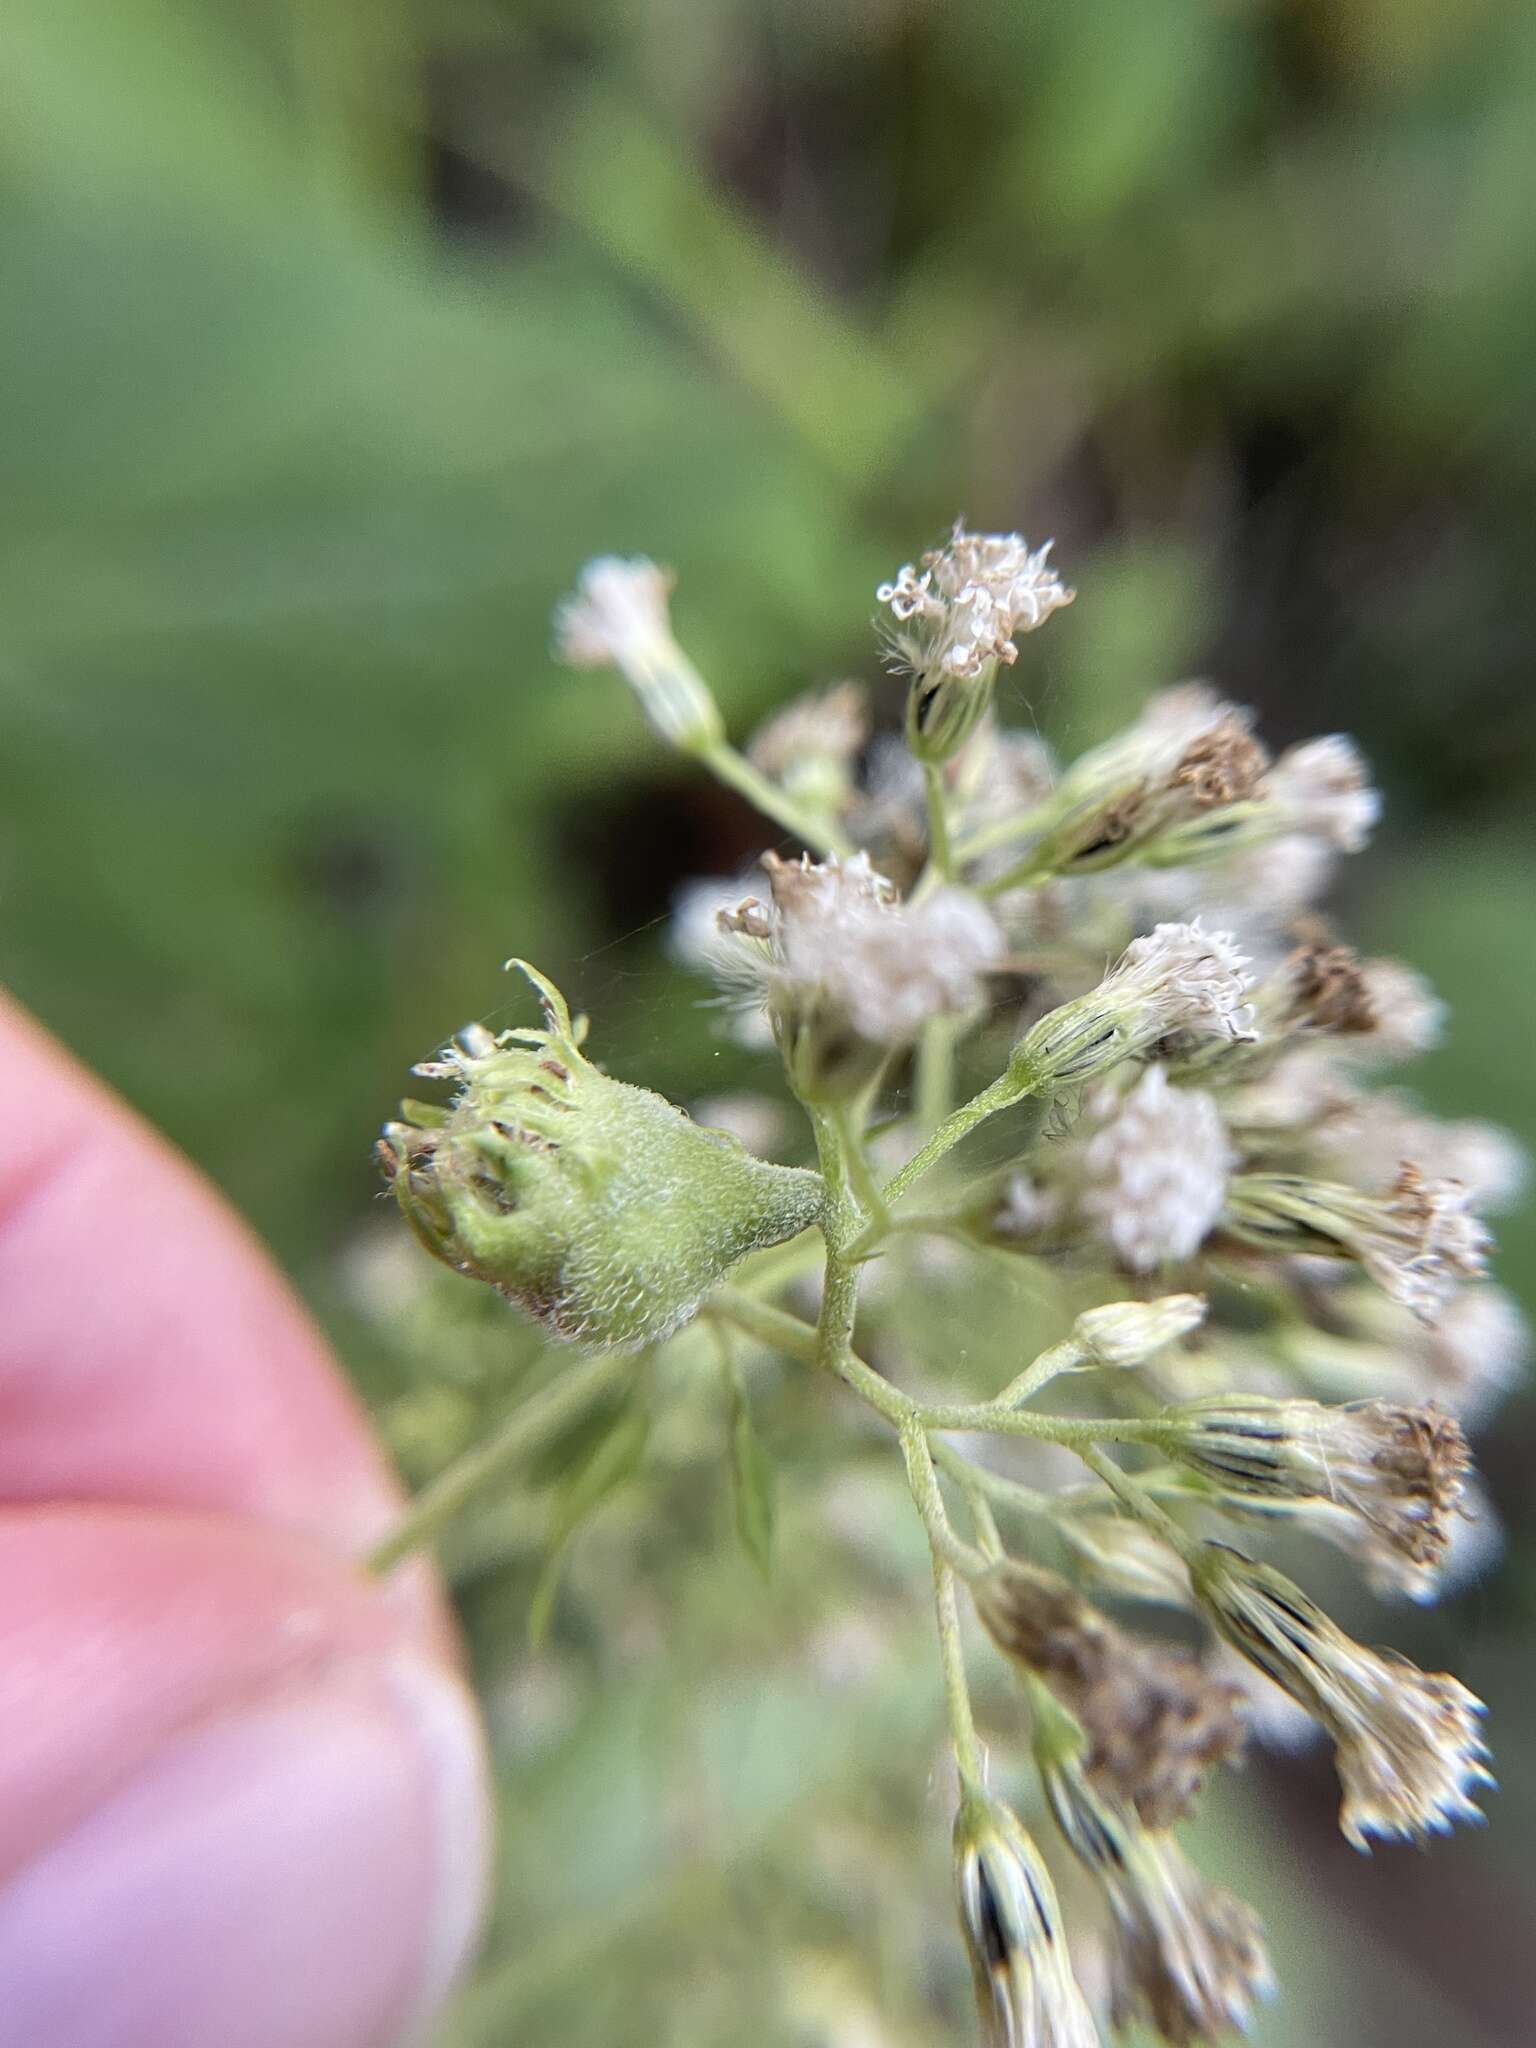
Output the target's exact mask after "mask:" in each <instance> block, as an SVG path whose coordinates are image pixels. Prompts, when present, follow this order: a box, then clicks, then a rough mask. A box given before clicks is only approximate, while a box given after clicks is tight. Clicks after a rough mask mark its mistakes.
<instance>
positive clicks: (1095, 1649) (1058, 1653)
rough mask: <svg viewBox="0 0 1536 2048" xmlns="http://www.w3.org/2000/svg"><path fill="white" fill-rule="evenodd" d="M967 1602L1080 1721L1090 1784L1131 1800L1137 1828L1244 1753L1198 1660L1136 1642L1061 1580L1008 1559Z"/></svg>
mask: <svg viewBox="0 0 1536 2048" xmlns="http://www.w3.org/2000/svg"><path fill="white" fill-rule="evenodd" d="M975 1594H976V1608H977V1612H978V1613H979V1614H980V1616H981V1619H982V1622H983V1624H984V1626H985V1627H986V1629H987V1632H988V1633H989V1634H990V1635H991V1637H992V1639H993V1641H994V1642H995V1643H996V1644H997V1645H998V1648H999V1649H1001V1650H1002V1651H1004V1652H1005V1654H1006V1655H1008V1656H1010V1657H1013V1658H1016V1659H1017V1660H1018V1662H1019V1663H1021V1664H1025V1665H1027V1666H1028V1667H1029V1668H1030V1670H1032V1671H1034V1672H1036V1673H1038V1674H1039V1676H1040V1677H1041V1678H1043V1679H1044V1681H1045V1683H1046V1684H1047V1685H1048V1686H1049V1688H1050V1690H1051V1692H1052V1693H1053V1694H1054V1695H1055V1697H1056V1698H1057V1699H1058V1700H1060V1701H1061V1703H1062V1705H1063V1706H1065V1707H1066V1708H1068V1709H1069V1710H1070V1712H1071V1713H1072V1714H1074V1715H1075V1716H1076V1718H1077V1719H1078V1721H1079V1722H1080V1723H1081V1724H1082V1728H1083V1732H1084V1734H1085V1736H1086V1737H1087V1741H1088V1747H1087V1751H1086V1753H1085V1756H1084V1766H1085V1769H1086V1770H1087V1773H1088V1776H1089V1778H1090V1780H1091V1781H1093V1782H1095V1783H1097V1784H1099V1785H1101V1786H1102V1787H1104V1788H1105V1789H1107V1790H1113V1791H1114V1792H1116V1793H1118V1794H1119V1795H1120V1796H1121V1797H1123V1798H1126V1799H1128V1800H1130V1801H1131V1802H1132V1804H1133V1805H1134V1806H1135V1808H1136V1811H1137V1813H1138V1814H1139V1815H1140V1817H1141V1819H1142V1821H1143V1822H1144V1823H1145V1825H1146V1826H1148V1827H1151V1828H1163V1827H1171V1826H1172V1825H1173V1823H1174V1822H1175V1821H1177V1820H1180V1819H1182V1818H1183V1816H1184V1815H1185V1814H1187V1813H1188V1812H1189V1810H1190V1808H1191V1806H1192V1805H1193V1804H1194V1801H1195V1799H1196V1798H1197V1796H1198V1794H1199V1791H1200V1787H1201V1786H1202V1784H1203V1783H1204V1782H1205V1778H1206V1774H1207V1773H1208V1772H1209V1771H1211V1770H1212V1769H1214V1768H1215V1766H1217V1765H1218V1764H1224V1763H1231V1762H1233V1761H1234V1760H1235V1759H1236V1758H1237V1756H1238V1755H1239V1754H1240V1753H1241V1751H1242V1747H1243V1737H1244V1729H1243V1724H1242V1721H1241V1720H1240V1718H1239V1716H1238V1703H1239V1700H1240V1698H1241V1694H1240V1692H1239V1690H1238V1688H1237V1687H1236V1686H1233V1685H1229V1684H1226V1683H1223V1682H1220V1681H1217V1680H1215V1679H1213V1678H1212V1677H1211V1676H1210V1674H1209V1673H1208V1672H1207V1671H1206V1669H1205V1667H1204V1666H1203V1665H1202V1664H1201V1662H1200V1660H1199V1658H1198V1657H1195V1656H1192V1655H1189V1654H1188V1653H1186V1652H1184V1651H1181V1650H1172V1649H1167V1648H1164V1647H1163V1646H1161V1645H1157V1644H1150V1643H1143V1642H1140V1641H1138V1640H1137V1639H1136V1638H1135V1637H1134V1636H1131V1635H1128V1634H1127V1633H1126V1632H1125V1630H1124V1629H1121V1628H1117V1627H1116V1626H1115V1624H1114V1623H1113V1622H1112V1621H1110V1620H1108V1619H1107V1617H1106V1616H1104V1615H1102V1614H1101V1613H1100V1612H1099V1611H1098V1609H1097V1608H1095V1607H1094V1606H1092V1605H1091V1604H1090V1603H1089V1602H1088V1601H1086V1600H1085V1599H1083V1597H1082V1595H1081V1594H1079V1593H1078V1592H1076V1591H1075V1589H1074V1588H1073V1587H1072V1586H1071V1585H1069V1584H1068V1582H1067V1581H1066V1580H1065V1579H1063V1578H1059V1577H1058V1576H1057V1575H1056V1574H1055V1573H1054V1572H1046V1571H1039V1570H1037V1569H1035V1567H1033V1566H1030V1565H1022V1564H1019V1563H1017V1562H1015V1561H1013V1560H1010V1561H1008V1562H1007V1563H1005V1564H1001V1565H998V1566H996V1567H995V1568H994V1569H993V1570H992V1571H991V1572H989V1573H988V1574H987V1576H986V1577H985V1578H984V1579H982V1580H981V1581H979V1582H978V1584H977V1585H976V1588H975Z"/></svg>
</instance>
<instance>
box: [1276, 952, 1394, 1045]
mask: <svg viewBox="0 0 1536 2048" xmlns="http://www.w3.org/2000/svg"><path fill="white" fill-rule="evenodd" d="M1285 967H1286V973H1287V975H1288V976H1289V979H1290V984H1291V1011H1292V1015H1293V1016H1295V1017H1296V1018H1297V1019H1298V1020H1299V1021H1303V1022H1305V1023H1307V1024H1310V1025H1311V1026H1312V1027H1313V1029H1314V1030H1317V1031H1331V1032H1341V1033H1346V1032H1364V1031H1374V1030H1375V1029H1376V1025H1377V1022H1378V1019H1377V1015H1376V1009H1375V1005H1374V1004H1373V1003H1372V1001H1371V993H1370V988H1369V986H1368V984H1367V982H1366V978H1365V976H1364V974H1363V973H1362V972H1361V969H1360V956H1359V954H1358V953H1357V952H1356V951H1355V950H1354V948H1353V947H1352V946H1330V945H1326V944H1323V943H1320V942H1314V943H1311V944H1308V945H1302V946H1298V947H1297V948H1296V950H1295V952H1294V953H1292V954H1291V956H1290V958H1289V959H1288V960H1287V961H1286V963H1285Z"/></svg>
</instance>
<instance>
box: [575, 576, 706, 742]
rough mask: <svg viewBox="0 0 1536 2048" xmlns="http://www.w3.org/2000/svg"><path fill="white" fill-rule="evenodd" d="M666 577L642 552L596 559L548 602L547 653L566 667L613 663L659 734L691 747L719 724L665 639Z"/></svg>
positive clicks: (668, 634) (694, 676)
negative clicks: (550, 635)
mask: <svg viewBox="0 0 1536 2048" xmlns="http://www.w3.org/2000/svg"><path fill="white" fill-rule="evenodd" d="M674 580H675V579H674V577H673V575H672V572H671V571H670V570H669V569H659V568H658V567H657V566H656V564H655V563H654V562H652V561H650V560H648V559H647V558H646V557H645V556H644V555H636V556H634V557H633V558H631V559H630V560H628V561H626V560H625V559H624V558H623V557H622V556H620V555H600V556H598V557H597V559H596V560H595V561H591V562H588V563H587V565H586V567H585V568H584V569H583V570H582V572H581V575H580V577H579V578H578V580H577V584H576V589H575V591H574V592H573V593H572V595H571V596H570V597H567V598H565V599H563V600H562V602H561V603H560V604H558V605H557V606H556V607H555V615H554V631H555V645H554V652H555V658H556V660H558V661H562V662H564V663H565V664H566V666H567V667H568V668H616V669H617V670H618V671H619V673H620V674H621V675H622V676H623V677H624V679H625V681H626V682H627V683H628V684H629V686H630V688H631V689H632V690H633V691H634V693H635V695H636V696H637V697H638V699H639V700H640V708H641V710H642V711H643V712H644V713H645V715H646V717H647V719H648V720H649V721H650V723H651V725H652V726H653V727H654V728H655V730H656V732H657V733H658V734H659V735H660V736H661V738H662V739H664V740H666V741H667V742H668V744H669V745H671V746H675V747H681V748H683V749H685V750H687V751H692V752H699V751H703V750H705V749H707V748H708V747H709V746H710V745H712V744H713V743H714V742H716V741H718V740H719V739H720V738H721V737H722V735H723V731H724V728H723V726H722V724H721V719H720V712H719V709H718V707H717V706H716V704H715V700H714V699H713V697H711V695H710V694H709V690H708V688H707V687H706V685H705V683H704V680H703V678H702V677H701V676H700V675H699V673H698V671H697V669H695V668H694V666H693V664H692V662H690V661H689V659H688V657H687V655H686V654H684V653H683V650H682V649H681V648H680V647H679V646H678V644H677V641H676V640H675V638H674V637H673V633H672V617H671V612H670V610H669V608H668V598H669V596H670V594H671V590H672V585H673V582H674Z"/></svg>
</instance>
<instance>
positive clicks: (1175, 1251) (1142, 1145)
mask: <svg viewBox="0 0 1536 2048" xmlns="http://www.w3.org/2000/svg"><path fill="white" fill-rule="evenodd" d="M1235 1164H1236V1155H1235V1154H1234V1153H1233V1150H1232V1147H1231V1144H1230V1142H1229V1140H1228V1138H1227V1133H1226V1127H1225V1125H1224V1124H1223V1123H1222V1119H1221V1111H1220V1109H1219V1108H1218V1107H1217V1103H1216V1098H1215V1096H1214V1095H1208V1094H1206V1093H1204V1092H1203V1091H1202V1090H1201V1089H1198V1088H1176V1087H1174V1086H1172V1085H1171V1084H1170V1082H1169V1080H1168V1076H1167V1074H1166V1073H1165V1072H1164V1070H1163V1069H1162V1068H1161V1067H1156V1066H1153V1067H1148V1068H1147V1070H1146V1072H1145V1073H1144V1074H1143V1075H1142V1076H1141V1078H1140V1080H1139V1081H1138V1082H1137V1083H1136V1085H1135V1087H1134V1088H1133V1089H1132V1090H1131V1091H1130V1093H1129V1094H1128V1095H1127V1096H1125V1097H1124V1098H1123V1100H1121V1101H1119V1102H1118V1103H1117V1104H1116V1106H1115V1108H1114V1109H1113V1111H1112V1112H1111V1114H1110V1115H1109V1117H1108V1119H1107V1120H1106V1121H1105V1122H1104V1123H1103V1124H1102V1125H1101V1127H1100V1128H1099V1129H1098V1130H1097V1131H1096V1132H1095V1133H1094V1135H1093V1136H1092V1137H1091V1138H1090V1139H1089V1141H1088V1143H1087V1145H1086V1146H1085V1147H1084V1151H1083V1168H1084V1171H1085V1173H1086V1175H1087V1177H1088V1186H1087V1188H1086V1190H1085V1192H1084V1195H1083V1211H1084V1213H1085V1215H1087V1216H1088V1217H1089V1218H1090V1219H1091V1221H1092V1222H1093V1224H1094V1225H1095V1227H1096V1228H1097V1230H1098V1231H1099V1233H1100V1235H1101V1236H1102V1237H1103V1238H1104V1240H1105V1242H1106V1243H1108V1244H1109V1245H1110V1247H1111V1248H1112V1249H1113V1251H1114V1253H1115V1256H1116V1257H1117V1258H1118V1259H1119V1260H1120V1262H1121V1264H1122V1265H1124V1266H1126V1267H1127V1268H1128V1269H1129V1270H1130V1271H1131V1272H1133V1273H1151V1272H1154V1271H1155V1270H1156V1269H1157V1268H1158V1267H1159V1266H1164V1265H1168V1264H1170V1263H1172V1262H1174V1261H1176V1260H1179V1259H1187V1258H1189V1257H1190V1256H1191V1255H1192V1254H1193V1253H1194V1252H1196V1251H1197V1250H1198V1249H1199V1247H1200V1246H1201V1245H1202V1244H1203V1243H1204V1241H1205V1239H1206V1237H1207V1236H1208V1235H1209V1234H1210V1232H1211V1230H1212V1229H1213V1228H1214V1226H1215V1223H1216V1220H1217V1218H1218V1217H1219V1216H1220V1214H1221V1211H1222V1207H1223V1204H1224V1203H1225V1201H1226V1196H1227V1180H1228V1177H1229V1176H1230V1174H1231V1172H1232V1169H1233V1167H1234V1165H1235ZM1184 1298H1185V1299H1188V1298H1189V1297H1184Z"/></svg>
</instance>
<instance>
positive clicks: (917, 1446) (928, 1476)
mask: <svg viewBox="0 0 1536 2048" xmlns="http://www.w3.org/2000/svg"><path fill="white" fill-rule="evenodd" d="M901 1455H902V1457H903V1459H904V1460H905V1461H906V1467H907V1484H908V1486H910V1487H911V1489H912V1498H913V1500H914V1501H916V1503H917V1511H918V1513H919V1514H920V1515H921V1516H922V1518H923V1527H924V1528H925V1529H926V1530H927V1531H928V1542H929V1544H930V1546H931V1547H932V1550H933V1554H934V1556H935V1557H941V1558H943V1560H944V1562H945V1563H946V1564H947V1565H949V1566H950V1567H951V1568H952V1569H953V1570H955V1571H957V1572H959V1573H960V1575H961V1577H962V1578H967V1579H973V1578H975V1577H976V1576H977V1574H978V1573H980V1572H983V1571H985V1570H986V1564H987V1561H986V1559H985V1558H984V1557H983V1556H982V1554H981V1552H980V1551H979V1550H976V1549H973V1548H972V1546H971V1545H970V1544H969V1543H963V1542H962V1541H961V1540H960V1538H959V1537H958V1536H957V1535H956V1534H955V1532H954V1529H953V1527H952V1526H951V1524H950V1519H949V1515H948V1513H947V1511H946V1510H945V1506H944V1496H943V1494H942V1493H941V1492H940V1491H939V1475H938V1473H937V1472H935V1470H934V1468H933V1453H932V1451H931V1450H930V1449H929V1448H928V1438H927V1435H926V1434H925V1432H924V1431H923V1429H922V1426H921V1425H920V1424H919V1423H917V1422H907V1423H904V1424H903V1425H902V1430H901Z"/></svg>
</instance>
